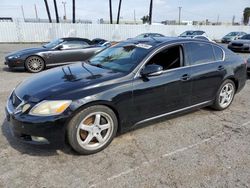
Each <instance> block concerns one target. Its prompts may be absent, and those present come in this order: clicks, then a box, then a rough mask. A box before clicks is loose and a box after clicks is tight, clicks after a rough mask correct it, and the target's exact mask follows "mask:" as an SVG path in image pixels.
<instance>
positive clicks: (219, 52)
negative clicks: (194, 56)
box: [213, 46, 223, 61]
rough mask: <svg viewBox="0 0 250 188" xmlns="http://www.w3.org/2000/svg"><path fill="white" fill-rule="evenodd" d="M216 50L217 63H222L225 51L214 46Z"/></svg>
mask: <svg viewBox="0 0 250 188" xmlns="http://www.w3.org/2000/svg"><path fill="white" fill-rule="evenodd" d="M213 48H214V56H215V60H216V61H221V60H223V51H222V49H221V48H219V47H217V46H213Z"/></svg>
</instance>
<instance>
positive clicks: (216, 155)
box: [0, 44, 250, 188]
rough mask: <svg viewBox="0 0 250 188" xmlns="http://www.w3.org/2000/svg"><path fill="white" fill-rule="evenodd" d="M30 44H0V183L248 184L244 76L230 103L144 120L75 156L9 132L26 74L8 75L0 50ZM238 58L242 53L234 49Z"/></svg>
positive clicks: (249, 130) (248, 113) (249, 124)
mask: <svg viewBox="0 0 250 188" xmlns="http://www.w3.org/2000/svg"><path fill="white" fill-rule="evenodd" d="M29 46H34V44H25V45H24V44H0V62H1V64H0V83H1V90H0V106H1V109H0V124H1V125H2V126H1V131H0V187H11V188H14V187H69V186H70V187H233V188H234V187H250V178H249V177H250V157H249V156H250V147H249V146H250V145H249V143H250V110H249V106H250V100H249V93H250V81H249V80H248V81H247V84H246V86H245V88H244V89H243V91H242V92H240V93H239V94H237V95H236V96H235V100H234V102H233V104H232V105H231V107H230V108H228V109H227V110H225V111H220V112H219V111H213V110H211V109H210V108H204V109H201V110H197V111H194V112H192V113H188V114H186V115H181V116H178V117H175V118H172V119H169V120H166V119H161V120H159V121H157V122H151V124H150V125H147V126H146V127H144V128H141V129H137V130H134V131H131V132H128V133H126V134H123V135H120V136H118V137H116V138H115V139H114V141H113V142H112V143H111V145H110V146H109V147H108V148H106V149H105V150H104V151H102V152H99V153H97V154H95V155H90V156H79V155H77V154H76V153H74V152H73V151H72V150H71V149H70V148H69V147H66V148H64V149H62V150H54V149H53V148H50V147H48V146H45V147H38V146H31V145H26V144H23V143H20V142H18V141H17V140H16V139H14V138H13V137H12V136H11V133H10V130H9V128H8V126H9V124H8V123H7V122H6V120H5V115H4V106H5V102H6V99H7V97H8V94H9V93H10V92H11V90H12V88H14V87H15V86H16V85H17V84H18V83H19V82H20V81H22V80H24V79H26V78H28V77H30V76H31V75H32V74H30V73H25V72H23V71H22V70H18V71H14V72H10V71H9V70H8V69H6V68H5V66H4V65H3V61H4V55H5V54H6V53H8V52H11V51H13V50H17V49H21V48H25V47H29ZM241 55H243V56H244V58H246V57H247V56H248V55H249V54H241Z"/></svg>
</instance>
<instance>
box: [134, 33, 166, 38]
mask: <svg viewBox="0 0 250 188" xmlns="http://www.w3.org/2000/svg"><path fill="white" fill-rule="evenodd" d="M147 37H165V35H163V34H160V33H142V34H140V35H137V36H136V37H135V39H143V38H147Z"/></svg>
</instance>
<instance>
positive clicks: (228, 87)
mask: <svg viewBox="0 0 250 188" xmlns="http://www.w3.org/2000/svg"><path fill="white" fill-rule="evenodd" d="M233 96H234V86H233V85H232V84H231V83H227V84H225V85H224V86H223V87H222V89H221V91H220V99H219V104H220V106H221V107H222V108H226V107H228V106H229V105H230V103H231V102H232V99H233Z"/></svg>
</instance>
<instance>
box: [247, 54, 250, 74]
mask: <svg viewBox="0 0 250 188" xmlns="http://www.w3.org/2000/svg"><path fill="white" fill-rule="evenodd" d="M247 74H248V75H249V74H250V57H249V58H248V59H247Z"/></svg>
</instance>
